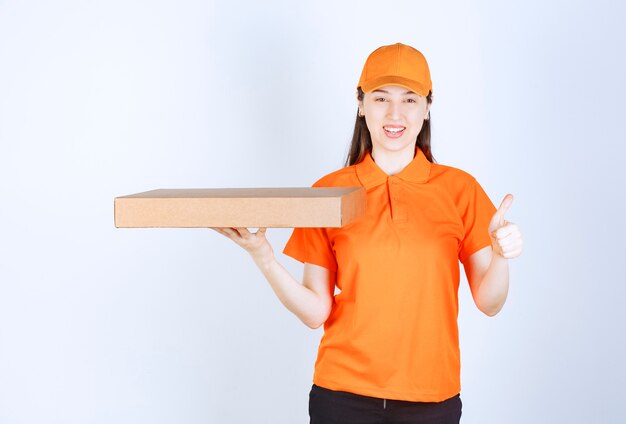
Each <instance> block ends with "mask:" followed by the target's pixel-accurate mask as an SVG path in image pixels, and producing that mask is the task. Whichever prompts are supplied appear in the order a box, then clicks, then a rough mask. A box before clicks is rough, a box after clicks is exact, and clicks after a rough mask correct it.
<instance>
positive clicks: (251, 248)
mask: <svg viewBox="0 0 626 424" xmlns="http://www.w3.org/2000/svg"><path fill="white" fill-rule="evenodd" d="M210 228H211V229H212V230H215V231H217V232H218V233H220V234H222V235H224V236H226V237H228V238H229V239H231V240H232V241H234V242H235V243H237V244H238V245H239V246H241V247H243V248H244V249H245V250H246V251H247V252H248V253H249V254H250V256H252V259H254V261H255V262H256V263H257V264H262V263H267V262H269V261H271V260H272V259H273V258H274V250H273V249H272V246H271V245H270V243H269V241H268V240H267V238H266V237H265V232H266V231H267V228H259V229H258V230H257V232H256V233H251V232H250V231H248V229H247V228H244V227H241V228H240V227H238V228H215V227H210Z"/></svg>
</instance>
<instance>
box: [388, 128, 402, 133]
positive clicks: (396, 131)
mask: <svg viewBox="0 0 626 424" xmlns="http://www.w3.org/2000/svg"><path fill="white" fill-rule="evenodd" d="M385 131H389V132H392V133H398V132H400V131H404V128H385Z"/></svg>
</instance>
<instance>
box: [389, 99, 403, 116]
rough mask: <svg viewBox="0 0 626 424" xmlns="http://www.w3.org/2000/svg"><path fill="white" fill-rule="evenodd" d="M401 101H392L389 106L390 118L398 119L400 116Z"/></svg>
mask: <svg viewBox="0 0 626 424" xmlns="http://www.w3.org/2000/svg"><path fill="white" fill-rule="evenodd" d="M400 107H401V105H400V103H399V102H394V101H390V102H389V106H387V117H388V118H390V119H398V118H399V117H400Z"/></svg>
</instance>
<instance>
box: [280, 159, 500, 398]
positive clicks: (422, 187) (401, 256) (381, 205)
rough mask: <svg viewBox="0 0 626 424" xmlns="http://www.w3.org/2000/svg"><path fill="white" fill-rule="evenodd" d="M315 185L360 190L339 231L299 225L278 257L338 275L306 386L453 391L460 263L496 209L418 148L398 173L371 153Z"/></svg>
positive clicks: (396, 394) (484, 235)
mask: <svg viewBox="0 0 626 424" xmlns="http://www.w3.org/2000/svg"><path fill="white" fill-rule="evenodd" d="M313 186H314V187H355V186H363V187H365V188H366V190H367V210H366V213H365V215H363V216H361V217H360V218H358V219H356V220H354V221H353V222H351V223H350V224H348V225H346V226H344V227H342V228H296V229H294V231H293V233H292V235H291V238H290V239H289V241H288V242H287V244H286V246H285V248H284V250H283V253H285V254H286V255H289V256H291V257H293V258H295V259H297V260H299V261H301V262H308V263H311V264H315V265H320V266H323V267H325V268H328V269H329V270H332V271H336V272H337V280H336V284H337V287H338V288H339V289H340V290H341V292H340V293H338V294H336V295H335V296H334V300H333V303H332V309H331V312H330V316H329V317H328V319H327V321H326V322H325V323H324V335H323V337H322V339H321V341H320V345H319V351H318V356H317V360H316V363H315V373H314V377H313V382H314V383H315V384H316V385H318V386H321V387H325V388H328V389H331V390H342V391H347V392H352V393H356V394H360V395H365V396H374V397H378V398H385V399H399V400H408V401H422V402H439V401H442V400H445V399H448V398H450V397H452V396H454V395H456V394H457V393H459V392H460V390H461V387H460V352H459V339H458V327H457V317H458V287H459V276H460V275H459V262H458V261H459V260H460V261H461V262H463V263H465V261H466V260H467V259H468V257H469V256H470V255H471V254H472V253H474V252H476V251H477V250H479V249H481V248H483V247H485V246H490V245H491V240H490V237H489V234H488V230H487V229H488V226H489V221H490V220H491V217H492V216H493V214H494V213H495V212H496V207H495V206H494V205H493V203H492V202H491V200H490V199H489V197H488V196H487V194H486V193H485V192H484V190H483V189H482V187H481V186H480V185H479V184H478V182H477V181H476V179H474V177H473V176H471V175H470V174H468V173H467V172H465V171H462V170H460V169H457V168H454V167H450V166H445V165H440V164H435V163H431V162H429V161H428V160H427V159H426V157H425V156H424V154H423V152H422V151H421V150H420V149H419V148H418V149H417V153H416V155H415V157H414V159H413V160H412V161H411V163H409V164H408V165H407V166H406V167H405V168H404V169H403V170H402V171H401V172H399V173H398V174H396V175H393V176H389V175H387V174H386V173H385V172H384V171H383V170H382V169H381V168H380V167H378V165H377V164H376V163H375V162H374V160H373V159H372V157H371V154H369V153H368V154H367V155H366V157H365V158H364V159H363V160H362V161H361V162H360V163H358V164H356V165H352V166H348V167H345V168H342V169H339V170H337V171H335V172H332V173H330V174H328V175H326V176H324V177H322V178H321V179H319V180H318V181H317V182H316V183H315V184H313Z"/></svg>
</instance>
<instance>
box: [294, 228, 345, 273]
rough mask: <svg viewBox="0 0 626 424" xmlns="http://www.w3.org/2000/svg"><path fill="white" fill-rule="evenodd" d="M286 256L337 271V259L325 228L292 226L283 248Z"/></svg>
mask: <svg viewBox="0 0 626 424" xmlns="http://www.w3.org/2000/svg"><path fill="white" fill-rule="evenodd" d="M283 253H284V254H285V255H287V256H291V257H292V258H294V259H296V260H298V261H300V262H302V263H304V262H308V263H311V264H315V265H319V266H322V267H324V268H327V269H329V270H331V271H335V272H336V271H337V260H336V258H335V252H334V251H333V249H332V246H331V243H330V240H329V239H328V232H327V231H326V228H294V229H293V233H291V237H290V238H289V240H287V244H286V245H285V248H284V249H283Z"/></svg>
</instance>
